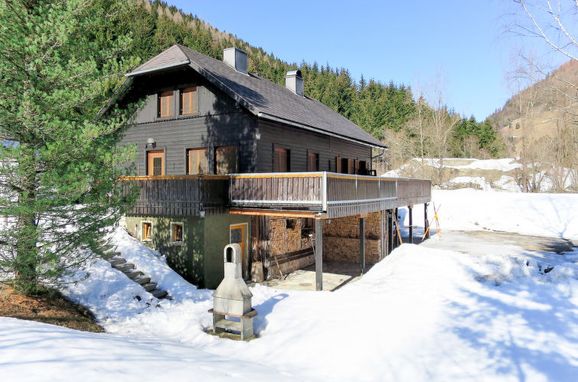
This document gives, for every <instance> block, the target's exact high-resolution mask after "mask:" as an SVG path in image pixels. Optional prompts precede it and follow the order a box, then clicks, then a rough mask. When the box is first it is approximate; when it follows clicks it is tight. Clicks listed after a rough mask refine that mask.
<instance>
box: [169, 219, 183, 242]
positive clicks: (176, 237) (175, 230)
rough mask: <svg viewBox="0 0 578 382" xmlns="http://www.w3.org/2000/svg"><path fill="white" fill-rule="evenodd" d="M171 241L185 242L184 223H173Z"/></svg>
mask: <svg viewBox="0 0 578 382" xmlns="http://www.w3.org/2000/svg"><path fill="white" fill-rule="evenodd" d="M171 241H172V242H173V243H182V242H183V223H171Z"/></svg>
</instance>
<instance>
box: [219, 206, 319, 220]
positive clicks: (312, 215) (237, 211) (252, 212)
mask: <svg viewBox="0 0 578 382" xmlns="http://www.w3.org/2000/svg"><path fill="white" fill-rule="evenodd" d="M229 214H230V215H245V216H271V217H282V218H309V219H325V218H326V216H325V215H320V214H319V213H318V212H315V211H295V210H266V209H256V208H255V209H253V208H251V209H250V208H244V209H243V208H232V209H230V210H229Z"/></svg>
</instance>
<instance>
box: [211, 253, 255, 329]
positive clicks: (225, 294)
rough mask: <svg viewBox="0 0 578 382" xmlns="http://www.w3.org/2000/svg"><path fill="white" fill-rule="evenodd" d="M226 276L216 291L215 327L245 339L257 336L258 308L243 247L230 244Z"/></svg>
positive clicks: (226, 259)
mask: <svg viewBox="0 0 578 382" xmlns="http://www.w3.org/2000/svg"><path fill="white" fill-rule="evenodd" d="M223 252H224V253H223V257H224V262H225V277H224V278H223V281H221V284H219V287H218V288H217V290H215V293H214V294H213V309H212V313H213V329H214V331H215V333H223V332H227V333H229V334H233V335H237V336H240V339H241V340H247V339H250V338H252V337H253V319H254V318H255V316H256V315H257V311H256V310H254V309H253V308H252V307H251V298H252V297H253V294H251V291H250V290H249V288H248V287H247V284H245V281H244V280H243V273H242V268H241V246H240V245H239V244H236V243H235V244H229V245H226V246H225V250H224V251H223Z"/></svg>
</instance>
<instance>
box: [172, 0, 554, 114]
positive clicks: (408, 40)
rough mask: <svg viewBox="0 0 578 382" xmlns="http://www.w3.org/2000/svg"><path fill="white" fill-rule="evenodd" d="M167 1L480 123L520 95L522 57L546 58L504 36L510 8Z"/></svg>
mask: <svg viewBox="0 0 578 382" xmlns="http://www.w3.org/2000/svg"><path fill="white" fill-rule="evenodd" d="M169 2H170V3H171V4H173V5H175V6H177V7H179V8H181V9H183V10H185V11H187V12H190V13H192V14H195V15H197V16H198V17H200V18H201V19H203V20H205V21H207V22H209V23H210V24H212V25H213V26H215V27H217V28H219V29H220V30H224V31H227V32H230V33H232V34H235V35H237V36H238V37H240V38H242V39H243V40H246V41H248V42H249V43H251V44H252V45H255V46H260V47H262V48H263V49H265V50H266V51H268V52H270V53H273V54H275V56H277V57H279V58H281V59H283V60H286V61H289V62H297V63H300V62H302V61H306V62H309V63H312V62H315V61H316V62H317V63H319V64H327V63H328V64H329V65H331V66H333V67H344V68H347V69H348V70H349V71H350V73H351V74H352V76H353V77H354V79H356V80H358V79H359V78H360V76H361V74H363V75H364V76H365V78H367V79H369V78H374V79H376V80H379V81H381V82H389V81H393V82H395V83H398V84H399V83H404V84H406V85H409V86H411V87H412V89H413V90H414V93H424V94H425V95H426V97H428V98H429V99H430V101H432V100H433V98H434V96H433V94H438V93H441V94H442V97H443V101H444V102H445V103H447V104H448V106H450V107H451V108H453V109H454V110H455V111H457V112H459V113H461V114H464V115H466V116H469V115H474V116H475V117H476V118H477V119H479V120H481V119H484V118H486V117H487V116H488V115H489V114H491V113H492V112H493V111H494V110H495V109H497V108H499V107H501V106H502V105H503V104H504V102H505V101H506V100H507V99H508V98H509V97H510V95H511V94H512V93H513V91H514V90H515V86H514V84H512V83H511V81H509V80H508V73H510V72H511V71H512V70H513V69H514V68H515V66H516V65H517V63H518V62H519V58H517V57H518V52H519V51H520V49H522V48H524V49H529V50H533V49H540V48H539V47H538V48H537V41H531V40H530V39H528V38H520V37H516V36H514V35H512V34H508V33H506V32H504V30H505V29H506V25H507V23H508V22H511V21H512V20H511V17H509V16H508V14H509V13H510V12H511V10H512V1H511V0H440V1H426V0H422V1H417V0H406V1H363V0H359V1H341V0H334V1H315V0H309V1H302V0H293V1H284V2H281V1H265V0H242V1H232V0H229V1H227V0H220V1H217V0H204V1H194V2H193V1H185V0H169ZM559 61H560V62H561V59H559ZM305 80H307V79H305Z"/></svg>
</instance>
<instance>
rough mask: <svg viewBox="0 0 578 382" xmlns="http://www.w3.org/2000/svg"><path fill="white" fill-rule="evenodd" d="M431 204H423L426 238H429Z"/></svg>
mask: <svg viewBox="0 0 578 382" xmlns="http://www.w3.org/2000/svg"><path fill="white" fill-rule="evenodd" d="M428 206H429V203H424V205H423V215H424V216H423V217H424V220H423V232H424V238H425V239H429V220H428V218H427V208H428Z"/></svg>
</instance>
